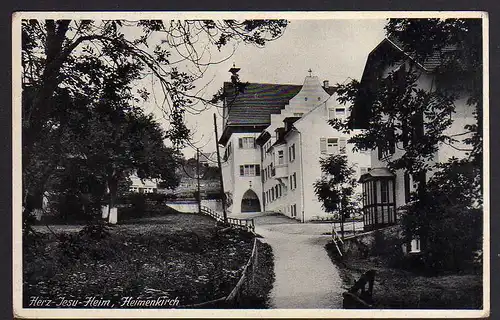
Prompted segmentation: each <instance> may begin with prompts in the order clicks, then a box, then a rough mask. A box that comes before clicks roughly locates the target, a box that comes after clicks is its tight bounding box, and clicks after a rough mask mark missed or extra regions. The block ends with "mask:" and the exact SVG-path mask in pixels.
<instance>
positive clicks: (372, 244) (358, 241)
mask: <svg viewBox="0 0 500 320" xmlns="http://www.w3.org/2000/svg"><path fill="white" fill-rule="evenodd" d="M401 239H402V236H401V226H399V225H395V226H390V227H387V228H382V229H378V230H373V231H369V232H365V233H361V234H358V235H355V236H350V237H346V238H345V239H344V253H345V255H346V256H352V257H367V256H369V255H378V254H383V253H386V252H390V251H393V250H394V249H396V248H395V247H394V246H398V248H399V249H401V241H402V240H401ZM401 250H402V249H401Z"/></svg>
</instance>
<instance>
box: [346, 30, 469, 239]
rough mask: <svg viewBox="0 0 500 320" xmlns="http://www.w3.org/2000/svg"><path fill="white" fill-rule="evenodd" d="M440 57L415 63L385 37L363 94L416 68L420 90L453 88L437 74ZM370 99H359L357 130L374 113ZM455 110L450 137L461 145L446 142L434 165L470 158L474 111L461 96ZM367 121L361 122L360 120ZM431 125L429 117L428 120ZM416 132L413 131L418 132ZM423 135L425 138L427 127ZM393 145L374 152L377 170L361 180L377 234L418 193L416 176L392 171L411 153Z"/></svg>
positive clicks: (368, 226)
mask: <svg viewBox="0 0 500 320" xmlns="http://www.w3.org/2000/svg"><path fill="white" fill-rule="evenodd" d="M439 64H440V59H439V56H438V53H436V54H435V55H434V56H431V57H429V58H428V59H427V60H426V61H423V62H420V61H415V60H413V59H411V58H410V57H409V55H406V54H405V52H404V51H403V49H402V46H400V45H399V44H398V42H397V40H395V39H384V40H383V41H382V42H381V43H380V44H379V45H378V46H377V47H376V48H375V49H374V50H373V51H372V52H371V53H370V54H369V55H368V58H367V62H366V65H365V69H364V72H363V76H362V79H361V83H360V92H363V93H364V96H365V97H367V96H370V94H369V91H370V90H376V88H377V85H378V84H379V83H380V81H383V79H385V78H387V76H388V75H389V74H390V73H393V72H404V71H405V70H408V68H409V67H410V65H412V67H416V68H417V69H418V71H419V77H418V80H417V82H416V84H417V87H418V88H419V89H423V90H425V91H432V90H436V89H439V86H449V85H450V84H449V83H448V82H447V81H443V80H442V79H440V78H438V77H441V78H442V74H440V73H438V72H437V71H436V67H437V66H439ZM365 97H358V101H357V103H356V104H355V106H354V108H353V113H354V117H353V118H354V119H353V123H354V127H356V128H364V127H365V126H366V119H363V117H362V116H363V115H366V114H370V110H369V109H370V103H371V102H370V101H369V99H368V100H366V98H365ZM454 106H455V112H454V113H451V114H450V115H448V116H449V117H450V119H452V120H453V122H452V124H451V125H450V126H449V127H448V128H447V129H446V130H445V132H444V134H446V135H448V136H454V135H456V136H457V137H460V138H459V139H457V140H456V141H454V142H452V143H448V144H444V143H440V144H439V145H438V149H437V152H436V153H435V154H434V156H433V158H432V159H431V160H430V161H429V164H430V165H433V164H436V163H444V162H447V161H448V160H449V159H450V158H452V157H455V158H459V159H460V158H464V157H465V156H467V151H466V150H467V149H468V148H467V147H466V145H465V143H464V142H463V140H464V139H465V138H467V137H470V135H468V134H464V131H466V130H464V127H465V125H467V124H474V123H475V119H474V115H473V108H471V107H470V106H468V105H467V97H466V96H465V95H458V97H457V99H456V100H455V101H454ZM360 119H361V120H360ZM423 121H424V123H425V121H426V117H425V116H423ZM415 129H416V128H413V127H412V130H415ZM421 130H422V134H424V135H425V130H424V129H423V126H422V128H421ZM386 140H387V142H388V144H387V145H386V146H383V147H382V146H379V147H377V148H376V149H374V150H372V152H371V164H372V168H373V169H372V170H371V171H370V172H368V173H366V174H365V175H363V176H362V177H361V179H360V182H361V184H362V185H363V195H364V197H363V199H364V200H363V212H364V225H365V230H373V229H377V228H381V227H384V226H387V225H391V224H394V223H396V222H397V220H398V217H399V214H398V208H401V207H402V206H404V205H405V204H407V203H408V202H409V201H410V194H411V193H412V192H413V191H415V189H416V184H415V183H414V181H413V179H412V175H411V173H409V172H405V171H404V170H397V171H395V172H392V171H390V170H389V169H388V167H387V164H388V162H390V161H391V160H393V159H397V158H400V157H401V156H402V155H403V154H404V153H405V152H406V150H405V146H404V145H403V143H393V142H391V137H387V139H386ZM432 174H433V172H432V171H429V172H428V173H427V174H426V178H427V179H429V178H430V177H431V176H432Z"/></svg>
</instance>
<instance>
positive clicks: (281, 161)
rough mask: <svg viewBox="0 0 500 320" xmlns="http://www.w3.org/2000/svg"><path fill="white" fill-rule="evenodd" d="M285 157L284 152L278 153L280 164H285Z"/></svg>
mask: <svg viewBox="0 0 500 320" xmlns="http://www.w3.org/2000/svg"><path fill="white" fill-rule="evenodd" d="M284 157H285V153H284V151H283V150H279V151H278V164H283V163H284Z"/></svg>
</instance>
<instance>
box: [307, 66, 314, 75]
mask: <svg viewBox="0 0 500 320" xmlns="http://www.w3.org/2000/svg"><path fill="white" fill-rule="evenodd" d="M307 72H309V77H312V72H313V71H312V70H311V68H309V70H307Z"/></svg>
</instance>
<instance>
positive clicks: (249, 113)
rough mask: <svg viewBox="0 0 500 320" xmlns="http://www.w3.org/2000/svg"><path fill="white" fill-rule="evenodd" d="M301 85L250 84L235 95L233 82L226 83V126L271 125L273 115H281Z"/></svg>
mask: <svg viewBox="0 0 500 320" xmlns="http://www.w3.org/2000/svg"><path fill="white" fill-rule="evenodd" d="M300 88H301V86H299V85H286V84H285V85H283V84H265V83H248V84H247V85H246V86H245V89H244V92H238V93H237V94H236V95H235V90H234V86H233V84H232V83H231V82H224V93H225V95H226V99H225V101H226V106H225V107H226V108H227V110H228V118H227V122H226V125H229V126H231V125H253V124H270V123H271V114H277V113H280V111H281V109H283V108H284V107H285V105H286V104H287V103H288V101H289V100H290V99H291V98H293V97H294V96H295V95H296V94H297V93H298V92H299V91H300Z"/></svg>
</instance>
